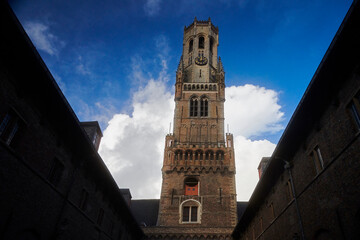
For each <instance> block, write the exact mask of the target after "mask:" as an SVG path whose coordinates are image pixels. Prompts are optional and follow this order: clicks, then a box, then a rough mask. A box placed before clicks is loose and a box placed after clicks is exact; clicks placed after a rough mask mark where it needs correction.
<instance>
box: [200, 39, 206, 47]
mask: <svg viewBox="0 0 360 240" xmlns="http://www.w3.org/2000/svg"><path fill="white" fill-rule="evenodd" d="M204 46H205V38H204V37H199V49H203V48H204Z"/></svg>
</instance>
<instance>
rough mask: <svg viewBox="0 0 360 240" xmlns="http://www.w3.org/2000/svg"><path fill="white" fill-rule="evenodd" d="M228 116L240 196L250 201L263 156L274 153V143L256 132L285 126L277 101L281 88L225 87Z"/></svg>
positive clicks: (278, 129) (273, 130) (239, 198)
mask: <svg viewBox="0 0 360 240" xmlns="http://www.w3.org/2000/svg"><path fill="white" fill-rule="evenodd" d="M225 94H226V102H225V106H224V107H225V120H226V122H227V123H228V124H229V125H230V129H231V130H230V132H232V133H233V134H234V147H235V160H236V172H237V173H236V192H237V195H238V200H244V201H247V200H248V199H249V198H250V196H251V194H252V192H253V190H254V188H255V186H256V184H257V182H258V180H259V177H258V173H257V167H258V165H259V162H260V160H261V158H262V157H268V156H271V154H272V152H273V151H274V149H275V146H276V145H275V144H274V143H271V142H270V141H268V140H266V139H263V140H258V141H252V140H250V137H253V136H257V137H259V136H260V138H261V137H262V138H264V136H265V135H266V134H267V133H275V132H278V131H280V130H282V129H283V128H284V127H283V125H282V121H283V117H284V113H283V112H282V111H281V106H280V105H279V104H278V101H279V97H278V95H279V94H278V92H276V91H274V90H271V89H266V88H264V87H260V86H255V85H251V84H246V85H243V86H231V87H227V88H226V89H225Z"/></svg>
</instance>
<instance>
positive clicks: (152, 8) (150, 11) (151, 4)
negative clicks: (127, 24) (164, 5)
mask: <svg viewBox="0 0 360 240" xmlns="http://www.w3.org/2000/svg"><path fill="white" fill-rule="evenodd" d="M160 2H161V0H146V2H145V5H144V11H145V13H146V15H148V16H155V15H156V14H157V13H158V12H159V11H160Z"/></svg>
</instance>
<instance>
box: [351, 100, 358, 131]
mask: <svg viewBox="0 0 360 240" xmlns="http://www.w3.org/2000/svg"><path fill="white" fill-rule="evenodd" d="M359 96H360V94H359ZM350 109H351V112H352V115H353V117H354V120H355V123H356V126H357V128H358V130H360V106H359V102H358V100H357V99H356V98H355V99H353V101H352V102H351V105H350Z"/></svg>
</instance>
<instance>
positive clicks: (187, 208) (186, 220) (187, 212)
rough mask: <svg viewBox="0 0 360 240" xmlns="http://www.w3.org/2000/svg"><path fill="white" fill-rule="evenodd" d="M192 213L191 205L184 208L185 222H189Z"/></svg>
mask: <svg viewBox="0 0 360 240" xmlns="http://www.w3.org/2000/svg"><path fill="white" fill-rule="evenodd" d="M189 213H190V207H184V208H183V219H182V220H183V222H189V220H190V218H189V215H190V214H189Z"/></svg>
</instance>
